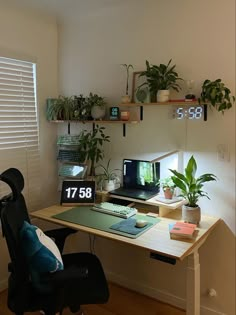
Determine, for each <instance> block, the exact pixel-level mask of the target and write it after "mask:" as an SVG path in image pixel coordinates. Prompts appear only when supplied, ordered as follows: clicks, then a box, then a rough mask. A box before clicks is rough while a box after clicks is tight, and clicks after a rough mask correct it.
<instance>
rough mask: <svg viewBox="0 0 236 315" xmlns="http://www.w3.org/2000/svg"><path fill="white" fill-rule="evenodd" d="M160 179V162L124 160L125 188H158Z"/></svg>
mask: <svg viewBox="0 0 236 315" xmlns="http://www.w3.org/2000/svg"><path fill="white" fill-rule="evenodd" d="M159 179H160V162H156V163H151V162H150V161H141V160H133V159H124V160H123V186H124V187H125V188H138V189H146V190H158V189H159V184H158V182H159Z"/></svg>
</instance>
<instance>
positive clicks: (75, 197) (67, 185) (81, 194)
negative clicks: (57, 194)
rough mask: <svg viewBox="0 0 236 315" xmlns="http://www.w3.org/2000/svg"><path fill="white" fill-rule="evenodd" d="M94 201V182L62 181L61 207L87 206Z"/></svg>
mask: <svg viewBox="0 0 236 315" xmlns="http://www.w3.org/2000/svg"><path fill="white" fill-rule="evenodd" d="M94 201H95V181H84V180H64V181H63V183H62V190H61V205H79V204H83V205H85V204H86V205H89V204H94Z"/></svg>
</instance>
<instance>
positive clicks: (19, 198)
mask: <svg viewBox="0 0 236 315" xmlns="http://www.w3.org/2000/svg"><path fill="white" fill-rule="evenodd" d="M0 180H1V181H3V182H5V183H6V184H8V186H10V188H11V190H12V192H11V193H10V194H8V195H7V196H4V197H3V198H1V199H0V216H1V223H2V232H3V236H4V237H5V239H6V243H7V247H8V251H9V255H10V260H11V262H10V263H9V264H8V271H9V272H10V275H9V279H8V308H9V309H10V310H11V311H12V312H13V313H14V314H16V315H23V314H24V312H34V311H39V310H40V311H43V312H44V313H45V315H55V314H56V313H60V314H62V311H63V309H64V308H66V307H69V308H70V310H71V312H77V311H80V306H81V305H83V304H100V303H106V302H107V301H108V298H109V290H108V285H107V281H106V278H105V275H104V272H103V268H102V266H101V263H100V261H99V259H98V258H97V257H96V256H95V255H93V254H91V253H85V252H84V253H72V254H65V255H63V254H62V255H61V257H62V260H63V264H64V269H63V270H59V271H55V272H41V273H40V272H39V274H38V275H39V281H40V284H41V285H42V284H43V286H36V285H35V284H34V283H33V276H32V273H31V266H30V262H29V259H28V258H27V256H26V254H25V251H24V249H23V245H24V244H23V242H22V239H21V237H20V235H21V231H22V226H23V225H24V224H27V225H28V226H32V225H31V224H30V223H31V222H30V218H29V215H28V212H27V207H26V203H25V199H24V196H23V194H22V190H23V188H24V178H23V175H22V174H21V172H20V171H19V170H17V169H15V168H9V169H7V170H6V171H4V172H3V173H2V174H1V175H0ZM46 233H47V232H45V234H46ZM71 233H74V231H73V230H71V229H68V228H61V229H55V230H51V231H48V233H47V235H48V236H50V237H53V238H54V239H55V243H56V245H57V246H58V249H59V250H60V251H61V253H62V251H63V246H64V242H65V239H66V237H67V236H68V235H69V234H71ZM33 249H34V248H33Z"/></svg>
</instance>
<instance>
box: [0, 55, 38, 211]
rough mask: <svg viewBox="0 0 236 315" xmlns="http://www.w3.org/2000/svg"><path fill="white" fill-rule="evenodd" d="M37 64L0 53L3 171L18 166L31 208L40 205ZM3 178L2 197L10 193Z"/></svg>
mask: <svg viewBox="0 0 236 315" xmlns="http://www.w3.org/2000/svg"><path fill="white" fill-rule="evenodd" d="M39 166H40V159H39V135H38V117H37V102H36V65H35V64H34V63H31V62H26V61H21V60H15V59H9V58H5V57H0V172H1V173H2V172H3V171H4V170H6V169H7V168H9V167H15V168H17V169H19V170H20V171H21V172H22V174H23V176H24V179H25V188H24V191H23V193H24V196H25V199H26V202H27V206H28V208H29V210H35V209H37V208H38V207H39V205H40V169H39ZM7 192H8V191H7V189H6V185H4V184H2V182H0V197H1V196H3V195H4V194H5V193H7Z"/></svg>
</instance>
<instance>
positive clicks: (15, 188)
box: [0, 168, 25, 200]
mask: <svg viewBox="0 0 236 315" xmlns="http://www.w3.org/2000/svg"><path fill="white" fill-rule="evenodd" d="M0 180H1V181H3V182H5V183H7V184H8V185H9V186H10V188H11V190H12V194H13V199H14V200H15V199H17V197H18V196H19V195H20V194H21V192H22V190H23V189H24V185H25V181H24V177H23V175H22V173H21V172H20V171H19V170H18V169H16V168H9V169H7V170H6V171H4V172H3V173H2V174H0Z"/></svg>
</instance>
